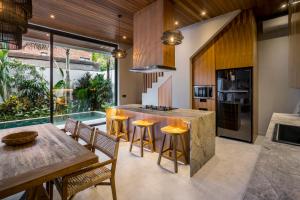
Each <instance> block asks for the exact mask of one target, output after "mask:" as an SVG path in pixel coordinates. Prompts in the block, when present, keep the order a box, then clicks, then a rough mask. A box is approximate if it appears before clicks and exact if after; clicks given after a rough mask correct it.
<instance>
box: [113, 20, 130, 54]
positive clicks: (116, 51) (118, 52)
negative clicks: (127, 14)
mask: <svg viewBox="0 0 300 200" xmlns="http://www.w3.org/2000/svg"><path fill="white" fill-rule="evenodd" d="M121 17H122V15H118V18H119V35H118V43H120V35H121V34H120V32H121V31H120V29H121V28H120V24H121ZM111 55H112V56H113V57H114V58H117V59H122V58H125V57H126V56H127V52H126V50H123V49H120V48H116V49H114V50H113V51H112V52H111Z"/></svg>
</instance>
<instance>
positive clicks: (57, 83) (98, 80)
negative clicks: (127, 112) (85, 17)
mask: <svg viewBox="0 0 300 200" xmlns="http://www.w3.org/2000/svg"><path fill="white" fill-rule="evenodd" d="M53 41H54V45H53V100H54V102H53V103H54V118H53V121H54V124H57V125H61V124H64V123H65V119H66V118H68V117H71V118H75V119H77V120H80V121H84V122H85V123H88V124H100V123H102V122H104V120H105V118H104V116H105V115H104V112H105V108H106V107H108V106H112V105H113V104H114V99H115V98H114V95H115V92H114V89H113V88H115V87H114V84H115V83H114V82H115V81H114V80H115V69H114V68H115V63H114V59H113V57H112V56H111V53H110V52H111V51H112V50H113V49H112V48H111V47H107V46H102V45H95V44H93V43H90V42H83V41H81V40H77V39H72V38H68V37H64V36H58V35H54V37H53Z"/></svg>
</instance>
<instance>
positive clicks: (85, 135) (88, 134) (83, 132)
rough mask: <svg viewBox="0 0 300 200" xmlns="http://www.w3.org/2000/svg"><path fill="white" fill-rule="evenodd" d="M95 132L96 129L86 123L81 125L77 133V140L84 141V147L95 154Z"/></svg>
mask: <svg viewBox="0 0 300 200" xmlns="http://www.w3.org/2000/svg"><path fill="white" fill-rule="evenodd" d="M95 132H96V128H93V127H90V126H88V125H86V124H84V123H79V126H78V131H77V138H78V139H77V140H79V139H81V140H83V141H84V142H85V143H86V144H84V146H85V147H86V148H87V149H89V150H91V151H93V152H94V151H95V148H94V147H93V143H94V139H95Z"/></svg>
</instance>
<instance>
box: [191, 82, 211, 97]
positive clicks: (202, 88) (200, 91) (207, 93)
mask: <svg viewBox="0 0 300 200" xmlns="http://www.w3.org/2000/svg"><path fill="white" fill-rule="evenodd" d="M212 96H213V87H212V86H206V85H194V99H209V98H212Z"/></svg>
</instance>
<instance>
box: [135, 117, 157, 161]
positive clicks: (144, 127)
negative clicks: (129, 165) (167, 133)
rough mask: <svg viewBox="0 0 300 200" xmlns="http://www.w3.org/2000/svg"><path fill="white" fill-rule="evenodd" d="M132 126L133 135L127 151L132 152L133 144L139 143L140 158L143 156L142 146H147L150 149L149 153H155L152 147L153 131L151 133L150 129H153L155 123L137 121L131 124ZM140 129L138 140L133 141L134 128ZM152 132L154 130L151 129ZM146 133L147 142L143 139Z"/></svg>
mask: <svg viewBox="0 0 300 200" xmlns="http://www.w3.org/2000/svg"><path fill="white" fill-rule="evenodd" d="M132 125H133V134H132V138H131V142H130V148H129V151H130V152H131V151H132V146H133V144H134V143H137V142H139V143H140V148H141V153H140V155H141V157H143V156H144V145H148V146H149V147H150V148H151V152H154V151H155V145H154V141H155V140H154V131H153V132H151V129H153V126H154V125H155V122H151V121H147V120H137V121H134V122H132ZM137 127H138V128H140V138H138V139H136V140H135V139H134V137H135V132H136V128H137ZM153 130H154V129H153ZM146 133H147V134H148V140H147V139H145V135H146Z"/></svg>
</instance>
